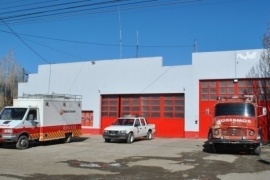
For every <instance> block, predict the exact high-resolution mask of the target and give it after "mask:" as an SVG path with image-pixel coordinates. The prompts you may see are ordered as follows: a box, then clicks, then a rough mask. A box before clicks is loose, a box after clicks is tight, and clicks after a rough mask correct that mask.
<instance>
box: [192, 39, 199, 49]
mask: <svg viewBox="0 0 270 180" xmlns="http://www.w3.org/2000/svg"><path fill="white" fill-rule="evenodd" d="M193 47H194V52H197V50H198V49H197V40H196V39H194V44H193Z"/></svg>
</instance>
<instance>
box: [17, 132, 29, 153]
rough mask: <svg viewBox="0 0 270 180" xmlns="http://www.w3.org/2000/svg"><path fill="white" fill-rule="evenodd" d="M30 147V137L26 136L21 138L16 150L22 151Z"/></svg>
mask: <svg viewBox="0 0 270 180" xmlns="http://www.w3.org/2000/svg"><path fill="white" fill-rule="evenodd" d="M28 146H29V139H28V137H27V136H25V135H22V136H20V137H19V139H18V141H17V143H16V148H17V149H20V150H21V149H27V148H28Z"/></svg>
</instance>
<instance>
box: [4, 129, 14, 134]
mask: <svg viewBox="0 0 270 180" xmlns="http://www.w3.org/2000/svg"><path fill="white" fill-rule="evenodd" d="M4 133H7V134H11V133H13V131H12V129H4Z"/></svg>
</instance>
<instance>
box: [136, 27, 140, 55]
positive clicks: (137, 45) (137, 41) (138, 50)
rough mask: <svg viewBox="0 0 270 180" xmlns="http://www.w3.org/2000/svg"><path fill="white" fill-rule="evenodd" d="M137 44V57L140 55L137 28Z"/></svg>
mask: <svg viewBox="0 0 270 180" xmlns="http://www.w3.org/2000/svg"><path fill="white" fill-rule="evenodd" d="M136 42H137V45H136V58H138V56H139V32H138V30H137V41H136Z"/></svg>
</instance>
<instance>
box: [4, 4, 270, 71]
mask: <svg viewBox="0 0 270 180" xmlns="http://www.w3.org/2000/svg"><path fill="white" fill-rule="evenodd" d="M68 2H70V5H68V6H66V7H72V6H74V5H75V4H74V5H72V2H76V1H75V0H47V1H45V0H36V1H35V0H9V1H0V18H1V19H2V20H4V22H3V21H0V47H1V48H0V58H2V57H4V56H5V55H6V54H7V52H9V51H13V52H14V54H15V59H16V60H17V62H18V63H19V64H21V65H22V67H24V68H25V69H26V71H27V72H28V73H36V72H37V68H38V65H40V64H49V63H66V62H79V61H98V60H111V59H120V58H135V57H137V56H138V57H155V56H162V57H163V61H164V65H165V66H171V65H186V64H191V56H192V53H193V52H194V50H195V49H194V46H193V45H194V40H195V39H196V42H197V51H198V52H206V51H207V52H208V51H227V50H244V49H260V48H262V37H263V34H264V33H265V32H266V30H267V27H268V23H269V22H270V0H159V1H158V0H157V1H154V0H137V1H136V0H132V1H131V0H124V1H121V2H120V3H118V4H117V6H115V5H116V3H115V2H113V1H108V0H92V1H88V2H87V1H85V2H83V1H82V3H81V4H82V5H83V3H101V2H102V3H104V4H105V3H107V2H108V5H106V4H105V5H103V8H104V9H103V11H102V12H101V11H99V12H97V11H94V10H93V11H85V13H84V14H79V15H78V14H72V13H70V15H69V16H66V17H56V16H46V17H37V16H34V17H35V19H30V20H29V19H26V20H22V19H17V20H16V21H11V20H10V19H9V18H8V17H12V16H17V15H20V14H25V13H26V14H27V13H33V12H36V11H38V10H39V9H38V8H40V7H41V6H46V7H47V8H45V7H44V8H43V9H42V11H47V10H50V9H52V8H49V6H53V5H57V4H63V3H68ZM77 2H78V1H77ZM109 2H112V3H111V4H109ZM38 3H39V4H38ZM125 3H126V4H128V3H130V4H132V3H134V4H135V3H138V4H140V5H138V6H137V7H136V8H135V6H131V5H130V6H128V7H129V8H125V7H126V6H125V5H123V4H125ZM81 4H80V5H81ZM76 5H78V4H76ZM57 7H58V6H57ZM59 7H60V6H59ZM100 7H101V6H99V8H100ZM59 12H60V11H59ZM61 12H62V11H61ZM82 12H83V11H82ZM41 15H42V14H41ZM21 17H24V16H21ZM25 17H28V16H25ZM120 27H121V28H120ZM14 33H16V34H17V36H16V35H14ZM120 37H121V38H120ZM120 39H121V40H120ZM137 45H138V46H137ZM137 47H138V48H137Z"/></svg>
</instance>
